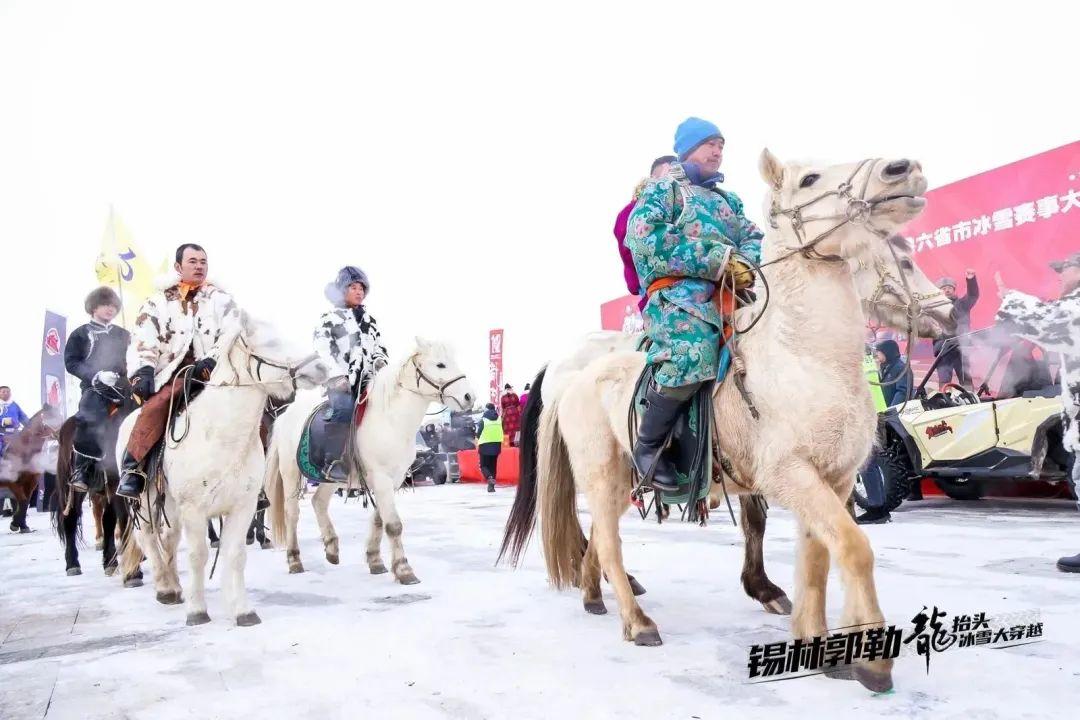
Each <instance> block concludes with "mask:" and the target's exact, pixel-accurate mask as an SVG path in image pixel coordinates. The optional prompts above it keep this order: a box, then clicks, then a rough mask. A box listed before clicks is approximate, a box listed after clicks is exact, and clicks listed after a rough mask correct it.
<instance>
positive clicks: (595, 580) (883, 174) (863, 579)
mask: <svg viewBox="0 0 1080 720" xmlns="http://www.w3.org/2000/svg"><path fill="white" fill-rule="evenodd" d="M761 171H762V177H763V178H764V179H765V180H766V182H767V183H768V184H769V187H770V191H771V192H770V195H769V205H768V208H767V211H768V215H769V218H770V230H769V231H768V234H767V237H766V241H765V243H763V248H762V259H763V261H764V263H763V266H771V267H768V268H767V272H766V273H765V277H766V279H767V280H768V282H769V285H770V286H771V288H772V297H771V302H769V303H768V305H767V306H766V299H765V297H764V296H763V295H759V297H758V301H757V303H755V305H754V306H753V307H751V308H749V309H747V310H745V311H740V313H739V314H738V316H737V321H738V325H739V326H740V327H745V326H746V324H747V321H748V319H749V317H751V316H755V315H760V316H761V321H760V323H759V324H758V326H757V327H756V328H754V330H753V331H751V332H749V333H747V334H746V335H744V336H743V337H742V340H741V352H742V356H743V358H744V359H745V363H746V370H747V375H746V378H745V387H746V389H747V390H748V392H749V394H750V399H751V400H752V402H753V404H754V407H755V408H756V411H757V413H758V414H757V415H756V416H755V415H752V414H751V410H750V407H749V406H748V404H747V401H746V400H745V399H744V398H743V397H741V395H740V393H739V391H738V389H737V388H736V387H735V385H734V383H731V382H726V383H724V384H722V385H721V386H720V387H719V388H718V389H717V391H716V393H715V394H714V400H713V403H714V407H715V411H716V417H717V422H718V425H719V427H718V436H719V443H720V446H721V449H722V451H723V452H724V454H725V455H726V456H727V457H728V458H729V459H730V461H731V464H732V466H733V468H734V474H735V475H736V477H734V478H732V480H733V481H734V482H736V484H737V485H739V486H740V488H741V491H742V492H749V493H759V494H762V495H764V496H765V497H766V498H768V499H769V500H770V501H775V502H777V503H778V504H780V505H783V506H786V507H788V508H789V509H790V510H791V511H792V512H793V513H794V514H795V516H796V518H797V520H798V524H799V540H800V546H799V548H798V562H797V570H796V586H797V588H796V599H795V608H794V613H793V616H792V629H793V631H794V634H795V636H796V637H801V638H808V637H816V636H823V635H825V633H826V628H827V624H826V615H825V586H826V581H827V577H828V568H829V560H830V557H831V558H832V559H833V560H835V561H836V563H837V565H838V566H839V567H840V569H841V571H842V573H843V577H844V581H845V582H844V584H845V605H844V609H843V612H842V614H841V622H840V625H841V626H844V627H851V626H862V627H880V626H881V625H882V624H883V622H884V617H883V616H882V613H881V608H880V606H879V604H878V600H877V592H876V589H875V585H874V576H873V565H874V556H873V551H872V550H871V548H870V543H869V541H868V540H867V538H866V535H865V534H864V533H863V532H862V531H861V530H860V529H859V527H858V526H857V525H856V524H855V522H854V520H853V519H852V518H851V516H850V515H849V514H848V513H847V511H846V509H845V507H844V500H845V499H846V498H847V497H848V495H849V494H850V491H851V486H852V483H853V482H854V478H855V473H856V471H857V469H858V468H859V467H861V465H862V464H863V462H864V461H865V459H866V457H867V455H868V454H869V452H870V449H871V446H872V445H873V441H874V435H875V427H876V413H875V410H874V404H873V401H872V399H871V397H870V389H869V385H868V384H867V382H866V378H865V377H864V375H863V372H862V367H861V366H862V357H863V344H864V342H865V330H864V328H865V324H866V314H865V310H864V307H863V306H862V303H861V302H860V300H861V299H860V297H859V294H858V292H857V291H856V287H855V282H854V279H853V277H852V272H851V266H850V264H849V263H850V262H852V261H854V262H858V261H859V260H860V259H865V258H867V257H868V252H867V250H868V248H869V247H870V246H871V245H872V244H873V243H884V242H888V240H887V238H888V237H890V236H891V235H892V234H893V233H895V232H896V230H897V229H898V228H899V227H900V226H902V225H903V224H904V223H906V222H908V221H910V220H911V219H913V218H914V217H916V216H917V215H918V214H919V213H920V212H921V211H922V209H923V207H924V206H925V200H924V199H923V198H922V197H921V195H922V194H923V193H924V192H925V191H926V180H925V178H924V177H923V175H922V171H921V168H920V166H919V165H918V163H914V162H911V161H907V160H897V161H892V162H888V161H882V160H874V161H869V160H868V161H863V162H860V163H853V164H849V165H840V166H833V167H811V166H806V165H798V164H790V165H786V166H785V165H783V164H781V163H780V162H779V161H778V160H777V159H776V158H775V157H773V155H772V154H771V153H769V152H768V151H765V152H763V153H762V157H761ZM644 366H645V356H644V354H642V353H634V352H630V353H627V352H616V353H610V354H608V355H605V356H603V357H600V358H598V359H596V360H595V361H593V362H592V363H590V364H589V365H588V367H586V368H585V369H584V370H583V371H582V372H580V373H577V374H576V375H575V377H573V379H571V380H570V382H569V384H568V386H567V387H566V389H565V391H564V392H563V393H561V395H560V396H559V397H558V398H557V399H556V401H555V402H554V403H553V404H551V405H546V406H545V407H544V410H543V412H542V415H541V418H540V423H539V434H538V438H537V440H538V443H539V453H538V460H539V462H538V467H537V470H536V476H537V480H538V485H539V488H538V492H534V493H532V497H531V501H530V503H529V505H530V506H531V507H524V506H522V507H520V508H519V507H517V506H516V505H515V511H514V514H513V515H512V516H511V519H510V521H509V523H508V527H507V535H508V537H510V536H514V535H515V534H517V533H519V531H520V532H524V533H527V532H528V531H529V529H530V528H531V524H532V523H533V522H534V520H535V518H536V515H537V514H538V515H539V516H540V520H541V535H542V537H543V546H544V556H545V561H546V563H547V569H548V577H549V579H550V580H551V582H552V584H553V585H554V586H555V587H565V586H567V585H578V586H579V587H581V588H582V590H583V594H584V596H585V599H586V601H588V600H589V599H590V598H591V597H596V596H598V595H599V581H600V576H601V572H603V574H604V575H606V577H607V578H608V580H609V581H610V582H611V584H612V587H613V589H614V590H615V594H616V596H617V598H618V603H619V609H620V612H621V615H622V625H623V637H624V638H625V639H627V640H632V641H633V642H635V643H636V644H639V645H658V644H660V642H661V640H660V634H659V632H658V631H657V628H656V625H655V623H654V622H653V621H652V619H650V618H649V617H648V616H647V615H646V614H645V613H644V611H642V609H641V606H640V605H639V604H638V603H637V601H636V599H635V598H634V593H633V588H632V586H631V583H630V582H629V580H628V579H627V576H626V571H625V569H624V567H623V561H622V548H621V541H620V539H619V530H618V526H619V518H620V517H621V516H622V515H623V513H624V511H625V510H626V509H627V507H628V505H629V499H628V498H629V492H630V489H631V473H630V461H629V453H630V449H631V441H630V437H629V434H628V430H627V424H626V417H627V410H628V408H629V407H630V405H631V403H632V401H633V398H632V395H633V392H634V387H635V381H636V380H637V378H638V377H639V375H640V373H641V371H642V370H643V368H644ZM795 388H797V392H796V391H795V390H793V389H795ZM575 490H581V491H584V492H585V494H586V496H587V499H588V505H589V509H590V511H591V515H592V528H591V533H590V539H589V542H588V546H587V548H583V547H582V530H581V526H580V524H579V521H578V516H577V512H576V508H575V505H576V493H575ZM520 492H521V489H520V488H519V493H520ZM516 555H517V553H516V552H515V553H513V554H512V557H513V558H514V559H515V560H516ZM891 669H892V661H891V660H876V661H873V662H871V663H868V664H866V665H859V666H856V667H855V669H854V672H853V676H854V677H855V678H857V679H858V680H859V681H860V682H861V683H863V684H864V685H865V686H867V687H868V688H870V689H873V690H877V691H881V690H886V689H888V688H889V687H891V686H892V678H891Z"/></svg>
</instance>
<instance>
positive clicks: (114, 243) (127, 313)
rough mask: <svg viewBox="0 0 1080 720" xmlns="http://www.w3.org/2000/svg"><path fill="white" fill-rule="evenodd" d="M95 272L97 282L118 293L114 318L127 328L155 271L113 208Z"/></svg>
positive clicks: (147, 293) (150, 289)
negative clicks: (120, 305) (119, 305)
mask: <svg viewBox="0 0 1080 720" xmlns="http://www.w3.org/2000/svg"><path fill="white" fill-rule="evenodd" d="M94 273H95V274H96V275H97V280H98V282H99V283H101V284H102V285H108V286H109V287H111V288H113V289H114V290H116V293H117V294H118V295H119V296H120V302H122V303H123V304H124V307H123V310H122V311H121V313H120V316H119V317H118V318H117V321H119V322H120V323H121V324H122V325H123V326H124V327H126V328H127V329H129V330H130V329H131V328H132V326H133V325H134V324H135V317H136V314H137V313H138V310H139V306H141V305H142V304H143V301H144V300H146V298H148V297H149V296H150V294H151V293H152V292H153V291H154V272H153V270H152V269H151V267H150V262H149V260H148V259H147V257H146V256H145V255H143V253H142V250H141V249H140V248H139V247H138V246H137V245H136V244H135V240H134V239H133V238H132V237H131V231H130V230H128V228H127V226H126V225H124V223H123V221H122V220H120V217H119V216H118V215H117V214H116V213H115V212H113V210H112V208H109V221H108V223H107V224H106V226H105V233H104V235H102V236H101V251H100V252H99V253H98V256H97V260H96V261H95V262H94Z"/></svg>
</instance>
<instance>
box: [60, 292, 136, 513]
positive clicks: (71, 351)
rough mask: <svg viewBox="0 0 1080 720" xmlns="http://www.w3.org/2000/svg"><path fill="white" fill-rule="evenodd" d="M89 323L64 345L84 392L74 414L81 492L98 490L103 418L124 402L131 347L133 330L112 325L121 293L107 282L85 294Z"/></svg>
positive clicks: (75, 480) (75, 484) (75, 476)
mask: <svg viewBox="0 0 1080 720" xmlns="http://www.w3.org/2000/svg"><path fill="white" fill-rule="evenodd" d="M84 307H85V308H86V312H87V313H88V314H89V315H90V322H88V323H86V324H85V325H80V326H79V327H78V328H76V329H75V331H74V332H73V333H71V336H70V337H69V338H68V342H67V347H66V348H64V367H66V368H67V371H68V372H69V373H71V374H72V375H74V376H75V377H77V378H79V380H80V383H79V387H80V388H81V389H82V397H81V398H80V399H79V412H78V414H76V415H75V440H74V445H75V462H74V464H73V469H72V474H71V487H72V488H73V489H75V490H78V491H79V492H87V491H88V490H94V491H100V490H102V489H103V488H101V487H100V484H99V483H97V479H98V478H99V477H101V474H100V473H97V472H94V466H95V464H96V463H97V462H98V461H100V460H102V459H103V458H104V457H105V455H104V453H105V448H103V447H102V445H103V438H104V437H105V422H106V420H108V418H109V412H110V410H112V408H113V406H114V405H122V404H123V402H124V400H125V396H126V392H125V390H124V387H123V386H124V383H125V382H126V378H127V360H126V356H127V349H128V342H129V340H130V335H129V334H128V331H127V330H125V329H124V328H122V327H118V326H116V325H113V324H112V321H113V318H114V317H116V313H118V312H119V311H120V298H119V297H118V296H117V295H116V293H115V292H113V291H112V290H110V289H109V288H107V287H99V288H97V289H96V290H94V291H93V292H91V293H90V294H89V295H87V296H86V304H85V306H84Z"/></svg>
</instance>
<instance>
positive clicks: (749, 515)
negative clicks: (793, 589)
mask: <svg viewBox="0 0 1080 720" xmlns="http://www.w3.org/2000/svg"><path fill="white" fill-rule="evenodd" d="M739 515H740V516H741V518H742V523H741V524H742V531H743V538H745V540H746V543H745V546H744V547H745V555H744V556H743V570H742V584H743V589H744V590H745V591H746V594H747V595H749V596H750V597H752V598H753V599H755V600H757V601H758V602H759V603H761V605H762V607H764V608H765V611H766V612H770V613H773V614H775V615H790V614H791V601H790V600H788V596H787V594H785V593H784V591H783V590H781V589H780V588H779V587H777V586H776V585H774V584H773V582H772V581H771V580H769V576H768V575H766V574H765V555H764V545H765V543H764V541H765V509H764V508H763V507H762V506H761V503H760V500H759V499H758V496H754V495H742V496H740V497H739Z"/></svg>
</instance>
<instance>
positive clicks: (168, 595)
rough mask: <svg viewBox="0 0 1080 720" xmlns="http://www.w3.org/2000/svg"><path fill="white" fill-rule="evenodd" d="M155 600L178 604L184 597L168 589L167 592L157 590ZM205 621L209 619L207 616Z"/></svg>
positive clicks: (162, 602) (165, 603) (163, 603)
mask: <svg viewBox="0 0 1080 720" xmlns="http://www.w3.org/2000/svg"><path fill="white" fill-rule="evenodd" d="M157 601H158V602H159V603H161V604H162V605H179V604H180V603H182V602H184V599H183V598H182V597H180V593H178V592H176V591H175V590H170V591H169V592H159V593H158V594H157ZM207 621H209V618H207Z"/></svg>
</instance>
